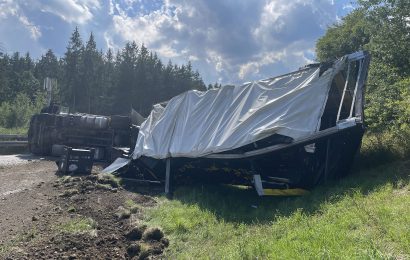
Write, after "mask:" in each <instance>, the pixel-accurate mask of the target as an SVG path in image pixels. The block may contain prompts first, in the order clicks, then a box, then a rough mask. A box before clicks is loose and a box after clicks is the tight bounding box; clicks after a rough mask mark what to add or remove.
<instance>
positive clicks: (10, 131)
mask: <svg viewBox="0 0 410 260" xmlns="http://www.w3.org/2000/svg"><path fill="white" fill-rule="evenodd" d="M27 131H28V128H27V127H19V128H4V127H1V126H0V134H3V135H11V134H13V135H14V134H16V135H25V134H27Z"/></svg>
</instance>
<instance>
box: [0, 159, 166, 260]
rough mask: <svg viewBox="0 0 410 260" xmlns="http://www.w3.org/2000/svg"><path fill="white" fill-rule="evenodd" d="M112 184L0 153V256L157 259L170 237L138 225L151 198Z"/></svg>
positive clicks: (50, 163)
mask: <svg viewBox="0 0 410 260" xmlns="http://www.w3.org/2000/svg"><path fill="white" fill-rule="evenodd" d="M114 186H116V185H115V183H110V182H109V181H108V182H106V181H105V180H104V179H102V178H100V176H98V175H96V174H93V175H91V176H79V177H78V176H76V177H67V176H59V175H58V174H57V173H56V165H55V163H54V161H52V160H47V159H40V158H36V157H31V156H0V259H131V258H136V259H138V258H140V259H143V258H148V257H149V258H161V255H162V252H163V250H164V249H165V247H166V246H167V245H168V240H167V239H166V238H163V233H162V231H160V230H156V229H153V228H150V227H148V228H147V227H146V226H145V225H143V224H142V222H143V221H142V219H143V211H144V209H145V208H147V207H152V206H154V205H155V204H156V200H155V197H152V196H147V195H141V194H139V193H135V192H131V191H127V190H125V189H123V188H121V187H114ZM130 202H131V204H132V205H134V208H133V209H129V208H127V203H128V207H130ZM84 221H85V222H86V223H88V224H89V225H88V224H87V225H86V230H76V228H77V226H76V225H78V227H79V228H80V229H81V228H84V227H83V226H81V225H80V224H78V223H83V222H84ZM73 223H74V224H73ZM135 230H136V231H137V234H136V235H135V232H134V233H132V232H130V231H135ZM150 232H151V233H155V234H156V235H155V234H154V236H153V235H152V234H151V233H150ZM130 233H131V235H130ZM132 234H133V235H132Z"/></svg>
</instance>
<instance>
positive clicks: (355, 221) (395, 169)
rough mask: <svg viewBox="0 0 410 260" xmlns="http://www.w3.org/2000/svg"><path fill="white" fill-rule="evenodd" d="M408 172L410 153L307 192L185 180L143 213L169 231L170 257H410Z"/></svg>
mask: <svg viewBox="0 0 410 260" xmlns="http://www.w3.org/2000/svg"><path fill="white" fill-rule="evenodd" d="M409 175H410V161H407V162H396V163H391V164H387V165H383V166H380V167H377V168H374V169H372V170H356V171H355V172H353V173H352V174H351V175H350V176H349V177H347V178H345V179H343V180H341V181H340V182H335V183H331V184H329V185H326V186H321V187H318V188H316V189H315V190H313V191H312V192H311V193H310V194H309V195H306V196H303V197H263V198H260V197H257V196H256V195H255V193H254V192H253V191H251V190H243V189H235V188H232V187H221V186H210V187H190V188H188V187H187V188H180V189H178V190H177V191H176V193H175V196H174V200H167V199H165V198H161V199H160V203H159V205H158V206H157V207H155V208H152V209H148V210H146V215H147V217H146V219H145V221H146V222H147V224H148V225H157V226H160V227H162V229H163V230H164V231H165V235H166V236H167V237H168V238H170V247H169V248H168V249H167V251H166V257H167V258H171V259H197V258H199V259H256V258H258V259H312V258H313V259H318V258H320V259H322V258H323V259H386V258H393V259H408V258H410V184H409ZM253 206H256V207H257V208H254V207H253Z"/></svg>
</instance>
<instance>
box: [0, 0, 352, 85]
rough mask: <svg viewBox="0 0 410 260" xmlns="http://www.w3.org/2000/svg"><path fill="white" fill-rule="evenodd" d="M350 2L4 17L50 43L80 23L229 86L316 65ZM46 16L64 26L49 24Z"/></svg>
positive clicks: (184, 0)
mask: <svg viewBox="0 0 410 260" xmlns="http://www.w3.org/2000/svg"><path fill="white" fill-rule="evenodd" d="M347 1H350V0H342V1H333V0H292V1H289V0H253V1H251V0H235V1H220V0H106V1H98V0H82V1H80V0H53V1H43V0H32V1H30V2H27V1H23V0H15V1H12V0H0V20H2V21H4V20H7V19H10V17H14V18H13V19H15V20H16V21H17V23H18V24H19V25H20V26H21V27H22V28H23V29H24V30H25V32H26V33H27V35H28V36H29V37H30V38H31V39H37V40H38V39H41V40H43V39H44V38H45V37H44V36H45V35H46V31H47V30H48V29H47V28H48V27H49V26H53V27H55V29H50V30H49V31H53V32H55V30H59V26H60V28H61V27H62V26H65V32H64V33H65V35H64V37H67V35H66V34H67V31H69V30H72V28H73V27H74V25H80V31H81V32H85V33H87V34H88V33H89V32H90V31H93V32H94V35H95V36H96V40H97V44H98V45H99V47H103V48H113V49H118V48H119V47H122V46H124V43H125V42H126V41H135V42H137V43H138V44H142V43H143V44H145V45H146V46H147V47H148V48H149V49H151V50H154V51H156V52H157V53H158V54H159V56H160V57H162V58H163V59H165V62H166V60H167V59H172V61H173V62H175V63H178V64H181V63H186V62H187V61H188V60H190V61H192V64H193V66H194V68H196V69H198V70H199V72H200V73H201V75H203V77H204V80H205V81H206V83H209V82H215V81H216V80H219V81H222V83H223V84H225V83H240V82H241V81H243V80H253V79H258V78H266V77H270V76H274V75H277V74H280V73H284V72H288V71H290V70H293V69H297V68H298V67H300V66H303V65H305V63H307V62H311V60H312V59H313V58H314V45H315V42H316V40H317V38H318V37H320V36H321V35H322V34H323V33H324V31H325V29H326V27H327V26H329V25H331V24H333V23H334V22H335V21H337V19H336V14H337V10H336V8H339V9H340V10H342V11H343V6H345V7H347V5H343V4H344V3H347ZM23 7H24V8H23ZM26 10H28V11H27V12H26ZM23 11H24V12H23ZM41 12H43V14H41ZM33 13H36V16H34V17H32V16H30V14H33ZM339 14H340V13H339ZM42 15H44V16H45V17H49V20H50V21H54V20H59V21H61V24H58V25H57V24H47V23H42V20H41V18H40V19H39V18H38V17H39V16H40V17H41V16H42ZM35 17H37V18H36V19H37V20H36V19H35ZM50 17H51V18H50ZM53 19H54V20H53ZM39 20H40V24H35V22H39ZM45 20H46V19H45ZM1 26H2V25H0V30H1ZM41 29H42V30H44V32H43V34H42V31H41ZM3 31H6V29H5V26H4V28H3ZM54 35H57V34H54ZM101 44H103V45H104V46H101ZM60 45H61V41H60ZM50 47H51V48H54V46H46V48H50Z"/></svg>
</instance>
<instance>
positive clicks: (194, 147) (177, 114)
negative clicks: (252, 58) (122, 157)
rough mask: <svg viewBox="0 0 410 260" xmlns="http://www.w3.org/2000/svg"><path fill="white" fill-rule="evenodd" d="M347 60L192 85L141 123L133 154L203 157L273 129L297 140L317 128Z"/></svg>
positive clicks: (262, 135)
mask: <svg viewBox="0 0 410 260" xmlns="http://www.w3.org/2000/svg"><path fill="white" fill-rule="evenodd" d="M341 64H342V62H338V63H336V65H335V66H334V67H333V68H331V69H328V70H327V71H325V72H324V73H323V74H322V75H320V76H319V67H311V68H307V69H304V70H300V71H297V72H294V73H291V74H287V75H284V76H280V77H276V78H272V79H268V80H261V81H257V82H253V83H247V84H245V85H242V86H236V87H234V86H225V87H222V88H221V89H211V90H209V91H206V92H200V91H188V92H185V93H183V94H181V95H179V96H176V97H174V98H173V99H171V100H170V101H169V102H168V104H167V105H166V107H165V108H164V107H162V106H160V105H156V106H154V109H153V110H152V112H151V114H150V116H149V117H148V118H147V120H146V121H145V122H144V123H143V124H142V125H141V129H140V132H139V135H138V140H137V143H136V146H135V150H134V153H133V158H134V159H136V158H138V157H141V156H148V157H153V158H157V159H163V158H168V157H201V156H204V155H208V154H211V153H217V152H223V151H227V150H232V149H235V148H238V147H241V146H244V145H247V144H250V143H253V142H255V141H258V140H261V139H263V138H265V137H268V136H270V135H272V134H281V135H285V136H289V137H292V138H293V139H295V140H297V139H299V138H302V137H306V136H308V135H310V134H312V133H314V132H316V131H317V130H318V127H319V126H320V117H321V116H322V113H323V110H324V106H325V103H326V100H327V95H328V92H329V88H330V84H331V81H332V79H333V76H334V74H335V73H336V72H337V71H338V70H339V68H340V67H341Z"/></svg>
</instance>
